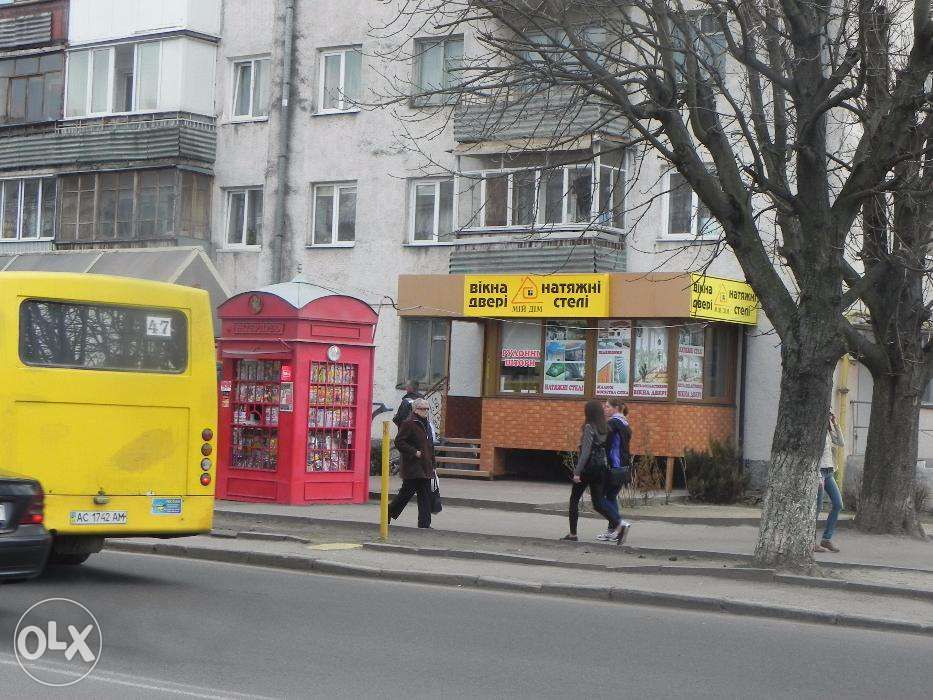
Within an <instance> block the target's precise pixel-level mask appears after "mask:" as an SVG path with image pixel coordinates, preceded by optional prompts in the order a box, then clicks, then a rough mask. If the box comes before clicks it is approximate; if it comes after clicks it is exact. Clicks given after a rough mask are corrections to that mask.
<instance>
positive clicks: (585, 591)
mask: <svg viewBox="0 0 933 700" xmlns="http://www.w3.org/2000/svg"><path fill="white" fill-rule="evenodd" d="M105 548H106V549H109V550H112V551H119V552H129V553H134V554H156V555H162V556H172V557H180V558H186V559H196V560H200V561H213V562H222V563H228V564H247V565H252V566H261V567H265V568H273V569H285V570H289V571H304V572H310V573H320V574H327V575H337V576H354V577H362V578H378V579H383V580H387V581H401V582H407V583H420V584H432V585H442V586H448V587H451V586H453V587H459V588H466V587H472V588H479V589H485V590H492V591H501V592H512V593H514V592H519V593H537V594H542V595H556V596H561V597H565V598H575V599H587V600H593V599H598V600H607V601H609V602H617V603H623V604H635V605H650V606H654V607H665V608H679V609H683V610H690V611H694V612H696V611H700V612H704V611H705V612H718V613H726V614H735V615H750V616H754V617H762V618H769V619H776V620H793V621H798V622H816V623H821V624H830V625H835V626H837V627H850V628H857V629H870V630H875V631H878V630H883V631H889V632H903V633H908V634H919V635H924V636H933V625H924V624H920V623H915V622H907V621H899V620H881V619H877V618H871V617H866V616H861V615H836V614H834V613H824V612H818V611H813V610H805V609H801V608H791V607H781V606H777V605H766V604H762V603H745V602H741V601H732V600H727V599H724V598H718V597H714V596H691V595H683V594H675V593H660V592H654V591H632V590H626V589H623V588H615V587H612V588H609V587H603V586H575V585H571V584H541V583H534V582H531V581H521V580H517V579H506V578H497V577H493V576H470V575H466V574H446V573H439V572H432V571H417V570H405V571H400V570H394V569H379V568H376V567H372V566H362V565H356V564H346V563H344V562H337V561H330V560H327V559H313V558H308V557H298V556H293V555H285V554H266V553H258V552H242V551H236V550H217V549H209V548H206V547H191V546H186V545H178V544H163V543H157V544H143V543H137V542H118V541H114V540H108V541H107V543H106V546H105Z"/></svg>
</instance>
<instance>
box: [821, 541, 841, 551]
mask: <svg viewBox="0 0 933 700" xmlns="http://www.w3.org/2000/svg"><path fill="white" fill-rule="evenodd" d="M820 547H822V548H823V549H828V550H829V551H830V552H838V551H839V547H837V546H836V545H834V544H833V543H832V542H830V541H829V540H820Z"/></svg>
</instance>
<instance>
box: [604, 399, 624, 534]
mask: <svg viewBox="0 0 933 700" xmlns="http://www.w3.org/2000/svg"><path fill="white" fill-rule="evenodd" d="M606 409H607V412H608V413H609V420H608V421H606V425H607V427H608V428H609V436H608V438H607V440H606V443H607V444H606V456H607V458H608V461H609V477H608V478H607V480H606V488H605V492H604V496H605V506H604V507H605V508H606V510H607V511H608V512H609V513H610V514H611V515H612V516H613V520H615V521H616V522H618V523H619V525H618V527H617V528H616V529H615V530H613V529H611V528H610V529H609V530H606V532H604V533H602V534H601V535H597V537H596V539H598V540H603V541H616V542H620V543H621V542H625V538H626V537H628V532H629V529H630V528H631V527H632V524H631V523H630V522H628V521H627V520H623V519H622V515H621V513H620V512H619V492H620V491H621V490H622V487H623V486H625V485H626V484H630V483H631V481H632V454H631V447H630V446H631V442H632V428H631V426H630V425H629V422H628V418H627V416H628V406H626V405H625V402H623V401H622V400H621V399H617V398H612V399H609V400H608V401H607V402H606Z"/></svg>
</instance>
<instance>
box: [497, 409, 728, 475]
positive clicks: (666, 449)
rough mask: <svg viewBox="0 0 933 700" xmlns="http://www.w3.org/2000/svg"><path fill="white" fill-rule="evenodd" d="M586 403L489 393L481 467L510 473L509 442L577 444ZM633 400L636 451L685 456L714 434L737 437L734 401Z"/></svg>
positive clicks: (549, 446)
mask: <svg viewBox="0 0 933 700" xmlns="http://www.w3.org/2000/svg"><path fill="white" fill-rule="evenodd" d="M584 403H586V401H585V400H582V399H571V400H564V399H525V398H523V399H508V398H487V399H483V401H482V433H481V437H482V439H483V448H482V453H481V455H480V458H481V460H482V464H481V467H480V468H481V469H492V470H493V471H494V473H496V474H502V473H504V472H505V463H504V457H505V455H504V452H503V448H505V449H509V448H512V449H516V448H517V449H532V450H554V451H573V450H576V449H577V445H578V444H579V441H580V429H581V427H582V425H583V405H584ZM628 406H629V421H630V423H631V425H632V432H633V438H632V453H633V454H645V452H646V451H650V452H651V453H652V454H653V455H655V456H656V457H680V456H682V455H683V453H684V449H686V448H691V449H704V448H706V447H707V446H708V445H709V441H710V439H711V438H715V439H717V440H720V441H724V440H729V439H731V438H732V437H733V433H734V426H735V408H734V407H732V406H705V405H696V404H693V405H691V404H682V403H677V404H674V403H647V402H632V403H630V404H629V405H628ZM497 450H498V451H497Z"/></svg>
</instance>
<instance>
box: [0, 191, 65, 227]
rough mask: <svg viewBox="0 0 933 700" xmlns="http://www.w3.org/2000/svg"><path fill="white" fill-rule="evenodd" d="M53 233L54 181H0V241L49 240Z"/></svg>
mask: <svg viewBox="0 0 933 700" xmlns="http://www.w3.org/2000/svg"><path fill="white" fill-rule="evenodd" d="M54 231H55V178H53V177H44V178H26V179H17V180H0V239H2V240H4V241H17V240H23V241H25V240H36V239H40V238H45V239H49V238H52V236H53V235H54Z"/></svg>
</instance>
